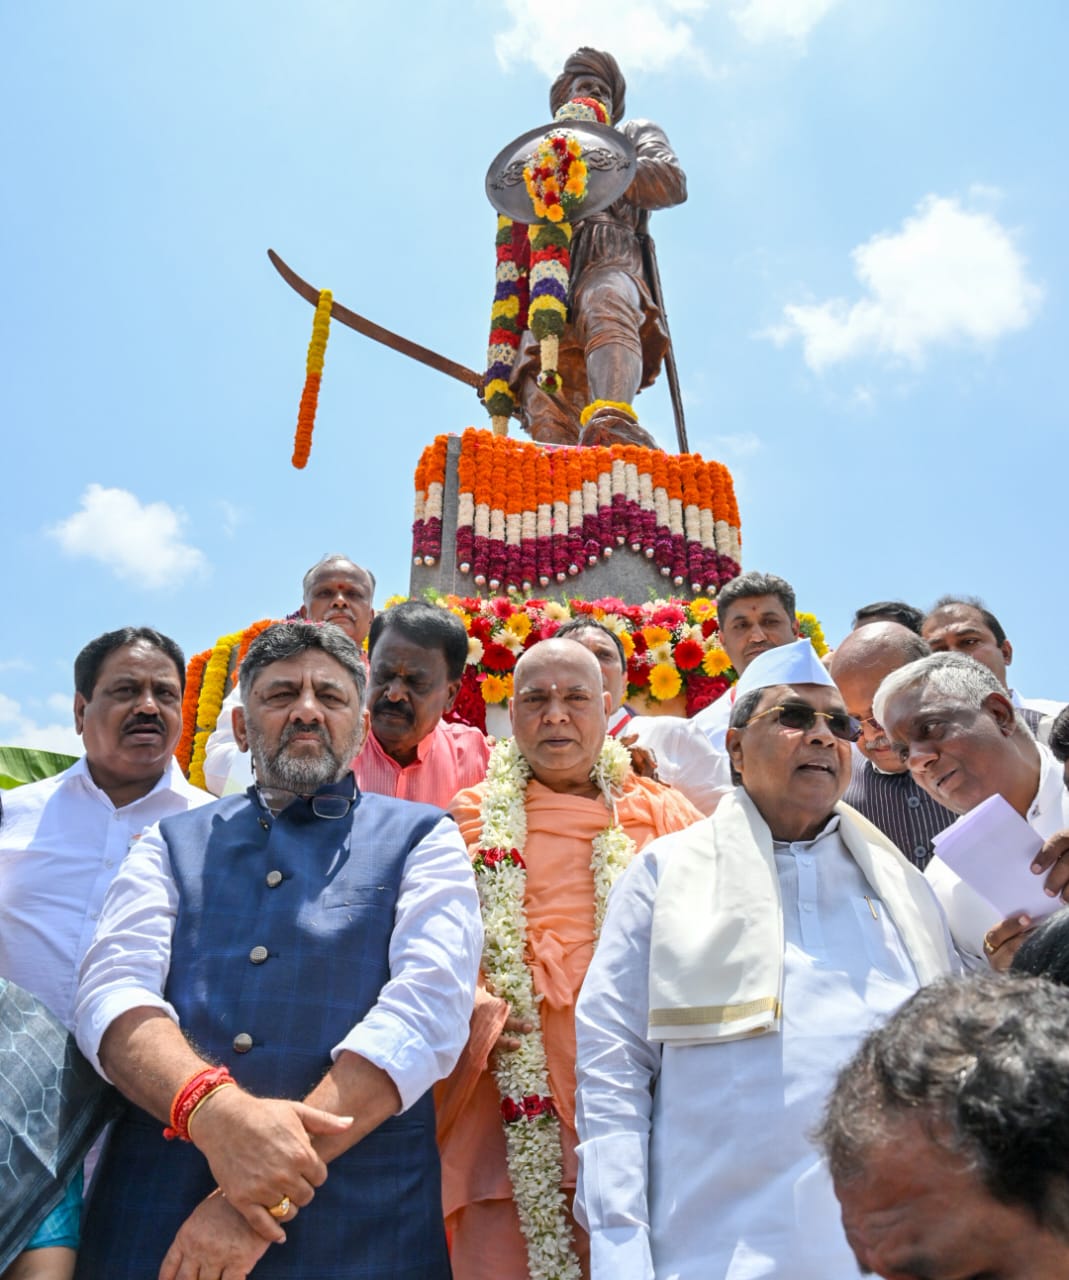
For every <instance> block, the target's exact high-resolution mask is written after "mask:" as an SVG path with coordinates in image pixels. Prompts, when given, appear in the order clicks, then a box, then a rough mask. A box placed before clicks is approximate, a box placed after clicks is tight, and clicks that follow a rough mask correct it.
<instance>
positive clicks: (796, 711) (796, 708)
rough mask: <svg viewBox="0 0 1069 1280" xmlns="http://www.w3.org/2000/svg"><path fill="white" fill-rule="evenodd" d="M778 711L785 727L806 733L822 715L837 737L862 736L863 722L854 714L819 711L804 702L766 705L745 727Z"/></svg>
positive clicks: (853, 737)
mask: <svg viewBox="0 0 1069 1280" xmlns="http://www.w3.org/2000/svg"><path fill="white" fill-rule="evenodd" d="M776 711H778V712H779V723H780V724H781V725H782V726H783V728H784V729H801V730H802V732H803V733H805V732H807V731H808V730H810V729H812V727H813V726H814V725H815V724H816V722H817V716H820V717H821V718H822V719H824V720H827V722H828V728H829V729H830V730H831V732H832V733H833V734H834V735H835V737H837V738H841V739H842V740H843V741H844V742H856V741H857V740H858V738H860V737H861V722H860V721H859V720H856V719H855V718H854V717H853V716H848V715H847V714H846V712H845V711H817V709H816V708H815V707H810V706H807V705H806V703H804V702H786V703H784V704H783V705H782V706H779V707H766V708H765V710H764V711H759V712H758V713H757V715H755V716H751V717H750V718H749V720H747V721H746V724H744V725H743V728H744V729H745V728H747V727H748V726H749V725H751V724H753V722H754V721H755V720H760V719H761V717H762V716H770V715H772V713H773V712H776Z"/></svg>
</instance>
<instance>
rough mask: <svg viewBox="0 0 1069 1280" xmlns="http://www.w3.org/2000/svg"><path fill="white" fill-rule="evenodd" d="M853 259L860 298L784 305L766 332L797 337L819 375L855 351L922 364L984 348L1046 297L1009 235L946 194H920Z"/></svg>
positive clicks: (1023, 321)
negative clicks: (936, 354) (936, 351)
mask: <svg viewBox="0 0 1069 1280" xmlns="http://www.w3.org/2000/svg"><path fill="white" fill-rule="evenodd" d="M851 257H852V259H853V263H854V274H855V275H856V277H857V279H858V281H859V283H860V284H861V285H862V286H863V287H864V289H865V294H864V296H862V297H861V298H860V299H859V300H858V301H856V302H853V303H851V302H849V301H847V300H846V299H844V298H831V299H829V300H828V301H827V302H821V303H816V304H801V303H799V304H793V305H791V306H787V307H784V309H783V315H784V320H785V323H784V324H782V325H778V326H776V327H775V328H773V329H771V330H768V331H766V334H765V336H766V337H769V338H771V339H772V340H773V341H774V342H777V343H779V344H781V345H782V344H783V343H784V342H786V341H788V340H789V339H790V338H793V337H800V338H801V340H802V343H803V347H804V351H805V361H806V364H808V365H809V367H810V368H811V369H813V370H814V371H815V372H817V373H819V372H821V371H822V370H823V369H825V368H827V367H828V366H829V365H833V364H837V363H839V362H840V361H843V360H850V359H854V358H856V357H859V356H873V355H882V356H890V357H892V358H894V359H898V360H905V361H908V362H909V363H910V364H913V365H920V364H922V363H923V361H924V357H925V355H926V354H927V353H928V351H929V350H930V349H931V348H933V347H936V346H940V345H950V344H953V343H963V342H964V343H972V344H975V345H989V344H991V343H993V342H994V341H995V340H996V339H998V338H1001V337H1003V336H1004V335H1005V334H1008V333H1013V332H1015V331H1016V330H1019V329H1024V328H1025V327H1026V326H1027V325H1029V324H1030V323H1031V321H1032V319H1033V317H1034V316H1035V314H1036V311H1037V309H1038V308H1039V305H1040V302H1041V301H1042V297H1043V290H1042V289H1041V288H1040V286H1039V285H1037V284H1035V283H1034V282H1033V281H1031V280H1030V279H1029V277H1028V273H1027V264H1026V262H1025V259H1024V257H1023V256H1022V255H1021V253H1020V251H1019V250H1018V249H1017V246H1016V245H1015V244H1014V241H1013V237H1012V235H1011V234H1010V232H1009V231H1007V230H1006V228H1005V227H1003V226H1002V225H1001V223H999V222H998V221H997V219H995V218H994V217H992V215H991V214H990V213H986V212H983V211H977V210H970V209H967V208H964V207H963V206H962V204H961V203H960V202H959V201H958V200H957V199H954V198H951V197H947V196H936V195H929V196H925V198H924V199H923V200H922V201H921V202H920V204H918V206H917V208H916V211H915V213H914V214H913V216H912V217H909V218H907V219H906V220H905V222H903V224H902V227H901V229H900V230H898V231H888V232H881V233H879V234H878V235H875V236H873V237H872V239H871V240H867V241H866V242H865V243H864V244H862V245H859V246H858V247H857V248H856V249H854V250H853V251H852V253H851Z"/></svg>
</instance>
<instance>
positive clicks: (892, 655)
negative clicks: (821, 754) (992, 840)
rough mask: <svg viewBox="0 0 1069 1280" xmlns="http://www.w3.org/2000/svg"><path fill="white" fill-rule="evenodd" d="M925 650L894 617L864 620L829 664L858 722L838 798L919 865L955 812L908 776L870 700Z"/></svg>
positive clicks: (930, 851)
mask: <svg viewBox="0 0 1069 1280" xmlns="http://www.w3.org/2000/svg"><path fill="white" fill-rule="evenodd" d="M928 652H929V649H928V645H927V644H926V643H925V641H923V640H922V639H921V638H920V636H919V635H916V634H915V633H914V632H913V631H910V630H909V629H908V628H906V627H904V626H901V625H900V624H899V623H897V622H870V623H868V624H866V625H864V626H861V627H859V628H858V629H857V630H856V631H852V632H851V633H850V634H849V635H848V636H847V637H846V639H845V640H844V641H843V642H842V644H840V645H839V647H838V648H837V649H836V650H835V653H834V654H833V655H832V658H831V667H830V671H831V677H832V679H833V680H834V681H835V683H836V684H837V685H838V686H839V692H840V693H841V694H842V695H843V701H844V702H845V703H846V709H847V711H849V712H850V714H851V715H852V716H854V717H856V719H857V720H859V721H860V722H861V737H860V738H859V739H858V740H857V744H856V746H857V754H856V755H855V757H854V769H853V774H852V776H851V779H850V785H849V786H848V787H847V789H846V794H845V795H844V796H843V802H844V803H845V804H848V805H850V806H851V807H852V808H854V809H856V810H857V811H858V813H862V814H864V815H865V817H866V818H868V820H869V821H870V822H872V823H875V825H876V826H877V827H879V828H880V830H881V831H882V832H883V833H884V835H886V836H887V837H888V838H889V839H891V840H893V841H894V843H895V844H896V845H897V846H898V847H899V849H901V850H902V852H903V853H904V854H905V855H906V857H907V858H909V860H910V862H912V863H913V865H914V866H915V867H918V868H919V869H920V870H921V871H923V870H924V868H925V867H926V866H927V865H928V862H929V860H930V859H931V856H932V837H933V836H935V835H938V833H939V832H940V831H942V830H944V829H945V828H946V827H949V826H950V824H951V823H952V822H953V821H954V818H955V816H956V815H955V814H953V813H952V812H951V811H950V810H949V809H947V808H946V807H945V806H944V805H941V804H940V803H939V802H938V801H937V800H934V799H933V798H932V797H931V796H930V795H928V793H927V792H926V791H925V790H924V788H923V787H921V786H919V785H918V784H917V782H916V781H915V780H914V778H913V776H912V774H911V773H910V771H909V766H908V765H907V764H906V763H905V761H904V760H903V759H902V757H901V754H900V753H899V751H898V750H897V749H896V748H895V747H894V746H892V744H891V741H890V739H889V738H888V737H887V735H886V733H884V731H883V727H882V726H881V725H880V724H879V722H878V721H876V720H875V719H874V718H873V715H872V700H873V698H874V697H875V694H876V690H877V689H878V688H879V685H880V681H881V680H882V679H883V678H884V676H886V675H889V674H890V673H891V672H892V671H897V670H898V668H899V667H904V666H905V665H906V663H907V662H913V661H915V660H916V659H917V658H923V657H925V656H926V655H927V653H928Z"/></svg>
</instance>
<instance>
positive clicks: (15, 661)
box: [0, 658, 33, 671]
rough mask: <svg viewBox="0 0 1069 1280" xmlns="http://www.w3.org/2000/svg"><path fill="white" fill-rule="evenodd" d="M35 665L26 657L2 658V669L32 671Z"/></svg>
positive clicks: (0, 663) (0, 669)
mask: <svg viewBox="0 0 1069 1280" xmlns="http://www.w3.org/2000/svg"><path fill="white" fill-rule="evenodd" d="M32 670H33V666H32V665H31V664H30V663H29V662H27V661H26V659H25V658H0V671H32Z"/></svg>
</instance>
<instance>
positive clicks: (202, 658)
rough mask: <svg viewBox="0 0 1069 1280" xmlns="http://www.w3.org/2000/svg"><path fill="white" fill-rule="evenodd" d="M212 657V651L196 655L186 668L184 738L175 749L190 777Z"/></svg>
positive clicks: (207, 650)
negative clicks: (206, 672) (200, 706)
mask: <svg viewBox="0 0 1069 1280" xmlns="http://www.w3.org/2000/svg"><path fill="white" fill-rule="evenodd" d="M211 656H212V651H211V649H205V650H204V652H203V653H195V654H194V655H193V657H192V658H190V660H189V664H188V665H187V667H186V689H185V693H184V694H183V695H182V736H181V737H180V738H179V739H178V746H177V747H176V748H175V752H174V754H175V758H176V759H177V761H178V763H179V766H180V767H181V769H182V772H183V773H184V774H186V775H187V776H188V773H189V762H190V759H191V758H192V755H193V739H194V737H195V736H196V733H197V702H198V700H199V699H200V687H201V682H202V681H203V679H204V668H205V667H206V666H207V665H208V659H209V658H210V657H211Z"/></svg>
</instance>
